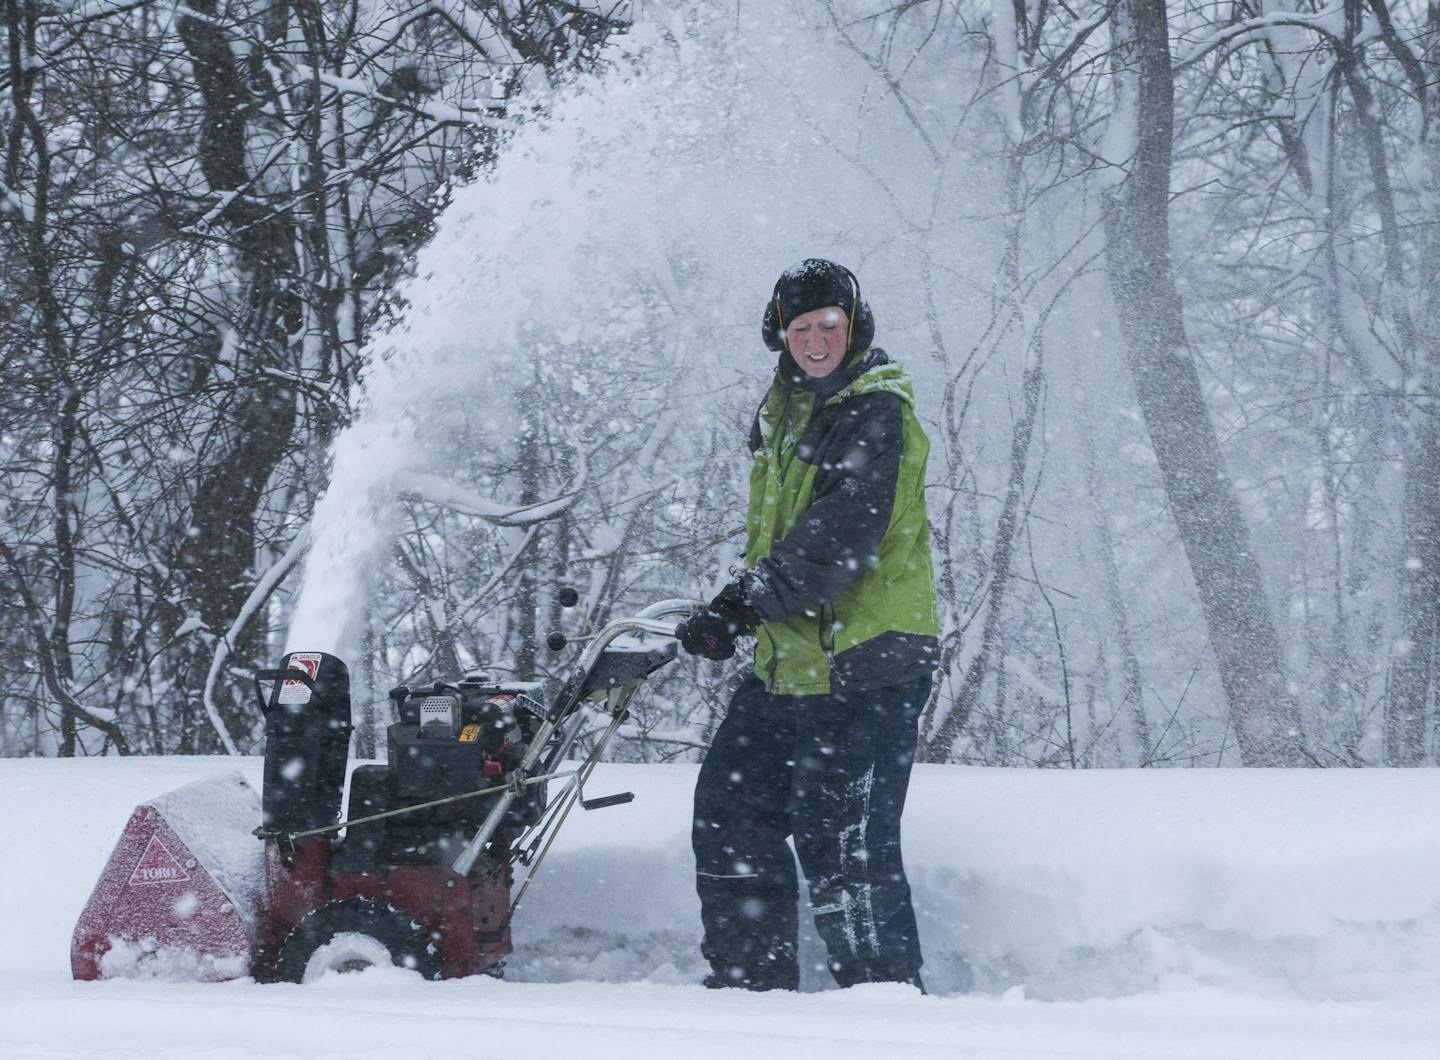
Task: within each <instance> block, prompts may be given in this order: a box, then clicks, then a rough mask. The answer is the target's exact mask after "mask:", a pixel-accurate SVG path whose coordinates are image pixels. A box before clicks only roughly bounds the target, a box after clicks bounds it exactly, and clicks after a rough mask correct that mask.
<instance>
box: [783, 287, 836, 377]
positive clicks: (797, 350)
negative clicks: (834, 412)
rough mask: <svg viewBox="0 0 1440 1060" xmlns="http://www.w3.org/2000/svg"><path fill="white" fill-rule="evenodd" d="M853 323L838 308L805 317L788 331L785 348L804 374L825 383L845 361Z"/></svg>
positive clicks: (803, 314)
mask: <svg viewBox="0 0 1440 1060" xmlns="http://www.w3.org/2000/svg"><path fill="white" fill-rule="evenodd" d="M849 325H850V321H849V319H848V318H847V317H846V316H845V310H843V309H841V308H840V307H839V306H838V305H830V306H824V307H823V308H821V309H812V310H810V312H808V313H801V314H800V315H799V316H798V317H796V318H795V319H794V320H792V321H790V326H789V327H788V328H786V329H785V344H786V348H787V349H788V350H789V351H790V356H791V357H792V358H793V359H794V361H795V363H796V364H798V365H799V366H800V370H801V371H802V372H804V373H805V374H806V375H808V376H809V377H810V378H811V379H823V378H825V376H827V375H829V374H830V373H831V372H833V371H835V369H837V368H839V367H840V362H841V361H843V360H845V350H846V347H848V346H849V345H850V327H849Z"/></svg>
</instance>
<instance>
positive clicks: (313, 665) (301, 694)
mask: <svg viewBox="0 0 1440 1060" xmlns="http://www.w3.org/2000/svg"><path fill="white" fill-rule="evenodd" d="M285 665H286V666H287V667H288V668H289V669H291V670H303V671H304V672H305V673H307V674H309V675H310V677H311V679H312V680H313V679H314V677H315V675H316V674H318V673H319V672H320V653H319V652H300V651H297V652H291V653H290V658H289V660H288V661H287V662H286V664H285ZM276 702H277V703H309V702H310V686H309V685H307V684H306V683H305V682H304V681H296V680H295V679H294V678H291V679H290V680H288V681H286V682H285V683H284V684H282V685H281V686H280V695H279V697H278V698H277V699H276Z"/></svg>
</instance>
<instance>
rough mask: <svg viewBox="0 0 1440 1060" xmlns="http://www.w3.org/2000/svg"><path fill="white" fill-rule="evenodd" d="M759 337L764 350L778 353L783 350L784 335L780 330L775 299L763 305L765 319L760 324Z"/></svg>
mask: <svg viewBox="0 0 1440 1060" xmlns="http://www.w3.org/2000/svg"><path fill="white" fill-rule="evenodd" d="M760 337H761V338H763V339H764V340H765V346H766V348H768V349H770V350H773V351H774V352H776V353H779V352H780V351H781V350H783V349H784V348H785V334H784V332H783V331H782V330H781V328H780V314H779V312H778V311H777V310H776V308H775V299H774V298H771V299H770V301H769V302H767V303H765V318H764V319H763V320H762V321H761V322H760Z"/></svg>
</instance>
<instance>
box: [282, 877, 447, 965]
mask: <svg viewBox="0 0 1440 1060" xmlns="http://www.w3.org/2000/svg"><path fill="white" fill-rule="evenodd" d="M331 946H333V947H335V949H334V952H332V953H330V954H329V955H328V956H327V954H325V953H322V952H321V951H323V950H325V949H326V947H331ZM317 956H318V957H319V959H320V962H321V963H320V965H319V966H318V967H312V965H313V964H314V959H315V958H317ZM386 957H388V958H389V961H390V963H391V964H392V965H395V966H396V967H399V968H410V969H412V970H414V971H417V972H419V973H420V974H421V976H423V977H424V978H426V979H439V978H440V954H439V952H438V951H437V950H436V949H435V944H434V943H433V942H432V941H431V940H430V938H429V936H428V935H427V934H426V933H425V929H424V928H423V927H421V926H420V925H419V924H418V923H416V921H415V920H413V919H412V918H411V917H410V916H408V915H406V914H405V913H402V912H400V911H399V910H398V909H396V908H395V907H394V906H392V905H385V904H382V903H380V902H375V901H371V900H370V899H368V898H344V899H341V900H340V901H338V902H331V903H330V904H329V905H322V906H320V907H319V908H318V909H312V910H310V912H308V913H306V914H305V916H304V918H303V919H302V920H301V921H300V923H298V924H296V925H295V929H294V930H293V931H291V932H290V934H289V935H288V936H286V938H285V941H284V942H283V943H282V944H281V946H280V954H279V956H278V957H277V958H276V961H275V975H274V978H275V980H276V981H277V982H282V983H304V982H309V981H311V980H313V979H315V978H318V977H319V976H320V975H323V974H325V973H326V972H328V971H339V972H346V971H358V970H359V969H360V968H362V967H368V966H372V965H378V964H383V963H384V961H385V958H386ZM342 962H343V965H344V966H343V967H336V964H339V963H342Z"/></svg>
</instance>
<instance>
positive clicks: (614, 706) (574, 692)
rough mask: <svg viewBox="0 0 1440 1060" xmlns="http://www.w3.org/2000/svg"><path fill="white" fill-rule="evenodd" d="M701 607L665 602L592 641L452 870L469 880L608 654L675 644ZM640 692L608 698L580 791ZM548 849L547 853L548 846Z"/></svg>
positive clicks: (567, 740) (628, 689) (565, 745)
mask: <svg viewBox="0 0 1440 1060" xmlns="http://www.w3.org/2000/svg"><path fill="white" fill-rule="evenodd" d="M703 606H704V604H702V603H700V602H699V601H696V600H682V599H676V600H661V601H660V602H658V603H655V604H651V605H650V606H649V607H647V608H645V609H644V610H643V611H641V612H640V613H639V614H638V615H636V616H634V617H633V618H621V619H617V620H616V621H614V622H610V623H608V624H606V625H605V627H604V628H603V629H601V630H600V632H599V633H597V634H595V635H594V637H592V638H591V639H590V643H589V644H587V645H586V646H585V650H584V652H582V653H581V655H580V659H579V661H578V662H577V663H576V665H575V670H574V672H573V673H572V674H571V676H570V679H569V680H567V681H566V682H565V686H564V687H563V688H562V689H561V690H560V694H559V695H558V696H556V698H555V704H554V706H553V707H552V708H551V710H550V711H549V713H548V715H547V716H546V718H545V721H544V722H543V723H542V725H541V727H540V731H539V732H537V733H536V734H535V738H534V739H533V740H532V741H531V742H530V747H529V749H528V750H527V751H526V752H525V757H524V758H523V759H522V760H521V762H520V765H519V767H518V768H517V769H516V770H515V773H514V775H513V777H514V779H512V781H511V783H510V785H509V786H507V787H506V788H504V789H502V794H501V795H500V797H499V799H497V800H496V802H495V805H494V806H492V807H491V808H490V813H489V814H488V815H487V816H486V818H485V820H484V822H483V823H482V824H481V825H480V828H479V829H478V830H477V831H476V833H475V835H474V836H473V837H472V838H471V840H470V842H468V843H467V844H465V849H464V850H462V851H461V852H460V854H459V855H458V856H457V857H456V858H455V861H454V862H453V863H452V865H451V868H453V869H454V870H455V871H456V872H457V873H459V874H460V875H462V876H465V875H468V874H469V872H470V870H471V869H472V868H473V867H474V865H475V861H476V859H478V858H479V857H480V854H481V852H482V851H483V850H484V849H485V845H486V844H487V843H489V842H490V838H491V836H493V835H494V834H495V831H496V830H497V829H498V828H499V827H500V824H501V822H502V821H504V820H505V814H506V811H508V810H509V808H510V804H511V803H513V802H514V801H515V799H516V798H517V797H518V795H519V793H520V785H523V784H524V783H525V782H526V778H527V776H528V774H529V771H530V770H531V769H532V768H533V767H534V765H535V763H536V762H537V761H539V760H540V757H541V755H543V754H545V753H546V750H547V748H548V747H549V746H550V742H551V740H552V738H553V737H554V736H555V735H556V733H557V732H558V731H559V729H560V727H561V726H562V725H563V724H564V723H565V721H566V720H567V719H568V718H569V717H570V716H571V715H572V714H573V713H574V712H575V709H576V708H577V707H578V706H579V705H580V702H581V701H582V700H583V699H584V698H585V696H586V695H588V694H589V693H590V692H591V691H592V690H591V689H590V687H589V683H588V682H589V680H590V678H591V676H592V675H593V674H594V672H595V669H596V667H597V665H598V664H599V662H600V659H601V657H602V656H603V655H604V654H605V651H606V649H608V648H609V647H610V646H611V645H612V644H613V643H614V642H615V641H616V640H618V639H619V638H621V637H623V636H625V635H626V634H630V633H638V634H641V635H642V636H644V635H653V636H661V637H669V638H673V637H675V634H676V628H675V620H676V619H679V620H681V621H683V620H684V619H686V618H688V617H689V616H690V615H692V614H694V613H695V612H696V611H697V610H698V609H700V608H701V607H703ZM638 687H639V682H638V681H636V682H632V683H629V684H628V685H626V686H622V687H621V688H620V689H615V690H612V693H611V694H609V695H607V697H606V707H607V708H608V710H609V712H610V714H611V718H610V724H609V725H608V726H607V727H606V729H605V732H604V733H603V734H602V735H601V737H600V739H599V740H598V741H597V742H596V744H595V747H594V749H593V750H592V751H591V752H590V754H589V756H588V757H587V759H586V761H585V764H584V765H582V766H581V767H580V769H579V770H577V771H576V775H575V777H574V779H573V780H572V781H571V783H572V784H573V785H574V786H575V790H576V791H578V790H579V788H580V787H581V786H582V785H583V784H584V781H585V778H586V777H588V776H589V774H590V771H591V770H592V769H593V768H594V765H595V763H596V762H597V761H599V758H600V755H601V753H602V752H603V751H604V750H605V745H606V744H607V743H609V742H610V737H611V736H613V735H614V734H615V730H616V729H618V728H619V727H620V723H621V721H623V720H624V717H625V709H626V707H627V706H628V705H629V702H630V698H631V697H632V696H633V695H634V694H635V690H636V689H637V688H638ZM577 731H578V730H576V729H572V730H571V731H570V732H569V733H567V734H566V735H565V737H562V740H561V742H560V744H559V745H558V746H557V747H556V748H555V751H556V752H557V754H556V755H555V756H552V758H551V762H552V763H553V761H554V760H555V757H558V753H563V752H564V751H566V750H568V749H569V746H570V744H571V743H572V742H573V740H574V738H575V735H576V733H577ZM618 798H619V797H618V796H612V797H611V798H610V799H605V800H600V799H596V800H593V801H592V803H591V806H592V808H595V809H599V808H600V805H601V804H605V805H614V804H615V802H614V801H612V800H616V799H618ZM624 801H628V800H624ZM561 819H563V817H562V818H561ZM558 824H559V821H556V822H555V826H556V827H558ZM546 846H547V847H548V843H547V844H546Z"/></svg>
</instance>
